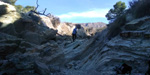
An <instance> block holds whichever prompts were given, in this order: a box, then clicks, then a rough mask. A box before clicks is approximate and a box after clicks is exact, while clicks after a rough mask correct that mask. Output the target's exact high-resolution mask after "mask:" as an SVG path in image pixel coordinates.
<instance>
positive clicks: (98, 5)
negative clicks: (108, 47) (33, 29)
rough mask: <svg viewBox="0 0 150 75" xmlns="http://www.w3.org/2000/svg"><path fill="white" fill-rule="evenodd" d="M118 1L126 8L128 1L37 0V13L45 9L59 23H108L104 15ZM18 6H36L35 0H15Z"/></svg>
mask: <svg viewBox="0 0 150 75" xmlns="http://www.w3.org/2000/svg"><path fill="white" fill-rule="evenodd" d="M118 1H122V2H125V3H126V5H127V6H128V2H129V1H130V0H39V2H38V4H39V5H40V6H39V8H38V11H44V9H45V8H47V11H46V13H51V14H52V15H55V16H57V17H59V18H60V20H61V22H73V23H87V22H104V23H108V21H107V19H106V17H105V15H106V13H107V12H108V11H109V9H111V8H113V5H114V4H115V3H116V2H118ZM19 4H20V5H23V6H26V5H30V6H36V0H17V2H16V5H19Z"/></svg>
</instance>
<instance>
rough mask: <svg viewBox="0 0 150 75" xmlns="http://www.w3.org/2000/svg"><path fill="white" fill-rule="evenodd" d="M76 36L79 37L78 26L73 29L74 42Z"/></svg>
mask: <svg viewBox="0 0 150 75" xmlns="http://www.w3.org/2000/svg"><path fill="white" fill-rule="evenodd" d="M76 38H77V27H75V28H74V29H73V31H72V40H73V42H74V41H75V39H76Z"/></svg>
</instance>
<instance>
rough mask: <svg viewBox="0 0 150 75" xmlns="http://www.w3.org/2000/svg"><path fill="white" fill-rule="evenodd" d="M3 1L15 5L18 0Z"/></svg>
mask: <svg viewBox="0 0 150 75" xmlns="http://www.w3.org/2000/svg"><path fill="white" fill-rule="evenodd" d="M2 1H3V2H6V3H9V4H12V5H15V3H16V1H17V0H2Z"/></svg>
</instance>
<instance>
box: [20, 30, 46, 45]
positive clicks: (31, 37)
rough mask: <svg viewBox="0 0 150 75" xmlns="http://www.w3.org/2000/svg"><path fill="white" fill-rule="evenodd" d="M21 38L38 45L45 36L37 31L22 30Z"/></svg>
mask: <svg viewBox="0 0 150 75" xmlns="http://www.w3.org/2000/svg"><path fill="white" fill-rule="evenodd" d="M22 38H23V39H25V40H26V41H28V42H30V43H33V44H38V45H40V44H41V43H42V42H43V41H45V38H44V37H43V36H41V35H39V34H38V33H35V32H30V31H26V32H24V33H23V35H22Z"/></svg>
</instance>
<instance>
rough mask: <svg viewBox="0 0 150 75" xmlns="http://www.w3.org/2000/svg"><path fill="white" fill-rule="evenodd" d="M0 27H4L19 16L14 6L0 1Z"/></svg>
mask: <svg viewBox="0 0 150 75" xmlns="http://www.w3.org/2000/svg"><path fill="white" fill-rule="evenodd" d="M0 9H1V11H0V23H1V25H0V27H1V28H2V27H6V26H7V25H9V24H12V23H14V22H15V21H16V20H18V19H19V18H20V15H19V14H18V13H17V12H16V9H15V7H14V6H12V5H10V4H7V3H4V2H1V1H0Z"/></svg>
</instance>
